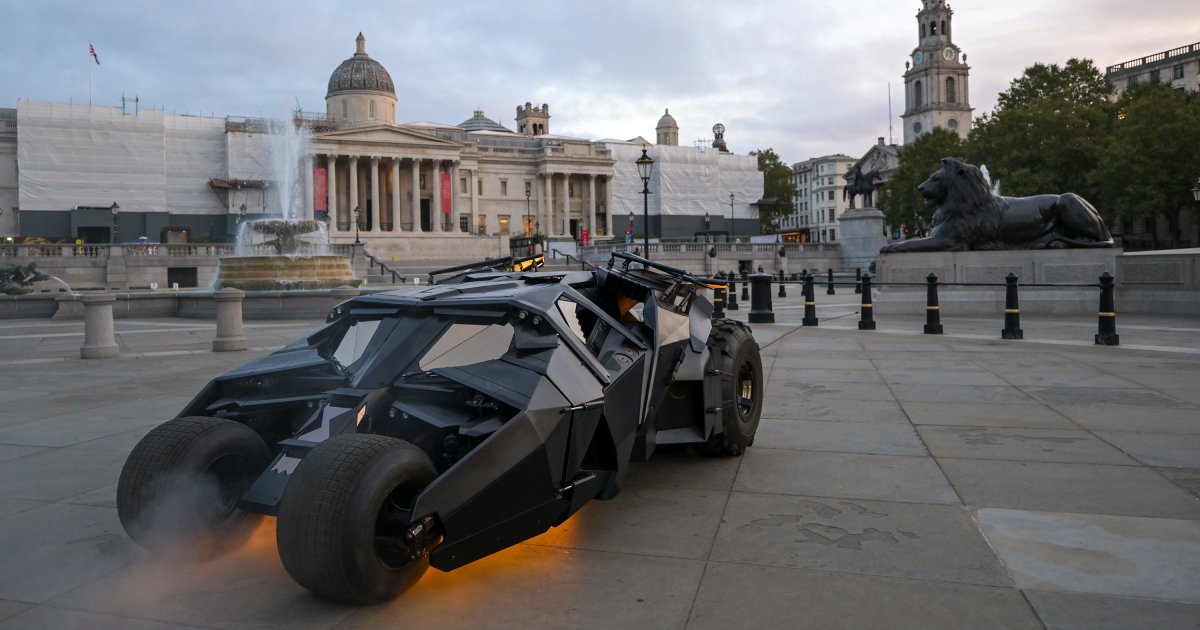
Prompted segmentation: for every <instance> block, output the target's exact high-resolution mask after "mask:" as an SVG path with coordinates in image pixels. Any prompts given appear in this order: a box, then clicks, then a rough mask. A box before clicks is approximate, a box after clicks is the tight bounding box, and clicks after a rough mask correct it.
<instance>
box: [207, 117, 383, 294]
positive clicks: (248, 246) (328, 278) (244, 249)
mask: <svg viewBox="0 0 1200 630" xmlns="http://www.w3.org/2000/svg"><path fill="white" fill-rule="evenodd" d="M286 120H287V119H285V121H283V122H273V123H272V124H271V134H270V136H271V155H270V157H271V170H272V173H271V174H272V176H273V179H272V182H273V183H274V185H273V186H272V187H273V188H274V189H275V190H276V193H277V194H276V195H275V197H276V199H277V200H278V203H279V206H278V216H276V217H273V218H269V219H257V220H253V221H245V222H243V223H242V224H241V225H240V226H239V227H238V235H237V245H236V248H235V250H234V251H235V255H233V256H227V257H224V258H222V259H221V262H220V267H219V269H218V271H217V280H216V283H215V285H214V287H213V288H214V289H224V288H229V287H231V288H235V289H241V290H243V291H298V290H312V289H332V288H335V287H340V286H352V287H357V286H358V285H359V284H361V283H362V280H360V279H358V278H355V277H354V271H353V270H352V269H351V267H350V258H349V257H348V256H337V255H331V254H329V232H328V229H327V228H326V225H325V224H324V223H322V222H321V221H315V220H312V219H305V218H304V217H303V211H302V208H303V203H302V199H303V197H302V195H303V194H304V192H303V185H302V184H303V181H304V177H303V175H304V172H303V170H302V169H304V168H308V166H307V159H306V158H307V155H308V152H307V147H308V139H309V136H308V130H307V129H306V128H305V127H304V126H303V125H301V124H291V125H289V124H288V123H287V122H286Z"/></svg>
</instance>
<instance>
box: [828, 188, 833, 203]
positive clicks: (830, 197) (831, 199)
mask: <svg viewBox="0 0 1200 630" xmlns="http://www.w3.org/2000/svg"><path fill="white" fill-rule="evenodd" d="M829 200H830V201H833V191H832V190H831V191H829Z"/></svg>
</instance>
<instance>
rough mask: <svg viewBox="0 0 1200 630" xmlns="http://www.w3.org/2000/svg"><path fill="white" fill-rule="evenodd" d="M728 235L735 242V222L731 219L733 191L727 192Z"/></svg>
mask: <svg viewBox="0 0 1200 630" xmlns="http://www.w3.org/2000/svg"><path fill="white" fill-rule="evenodd" d="M729 236H730V237H732V239H733V242H735V243H736V242H737V223H735V222H734V221H733V193H729Z"/></svg>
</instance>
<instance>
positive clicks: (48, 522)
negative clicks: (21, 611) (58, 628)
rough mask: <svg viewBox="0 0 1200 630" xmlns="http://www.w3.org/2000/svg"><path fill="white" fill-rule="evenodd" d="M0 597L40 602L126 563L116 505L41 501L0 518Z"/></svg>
mask: <svg viewBox="0 0 1200 630" xmlns="http://www.w3.org/2000/svg"><path fill="white" fill-rule="evenodd" d="M0 524H2V525H3V526H2V527H0V549H3V550H4V562H2V563H0V598H3V599H10V600H18V601H24V602H33V603H42V602H45V601H48V600H50V599H51V598H53V597H55V596H58V595H61V594H62V593H66V592H67V591H70V590H71V589H73V588H75V587H77V586H80V585H83V584H87V583H88V582H90V581H92V580H95V579H98V578H101V577H103V576H105V575H108V574H110V573H112V572H114V571H116V570H118V569H120V568H121V567H123V566H125V565H126V564H127V563H128V556H129V552H130V546H131V545H132V543H130V542H129V540H128V539H127V538H126V537H125V534H124V532H123V531H122V530H121V525H120V523H118V522H117V513H116V510H113V509H109V508H102V507H92V506H85V505H71V504H66V503H57V504H47V505H42V506H38V507H35V508H33V509H29V510H26V511H24V512H21V513H19V514H15V515H12V516H9V517H8V518H5V519H4V520H3V521H0Z"/></svg>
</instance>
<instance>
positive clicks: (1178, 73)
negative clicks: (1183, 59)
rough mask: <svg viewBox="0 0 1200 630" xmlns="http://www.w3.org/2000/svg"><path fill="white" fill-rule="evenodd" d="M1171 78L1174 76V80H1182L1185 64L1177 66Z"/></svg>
mask: <svg viewBox="0 0 1200 630" xmlns="http://www.w3.org/2000/svg"><path fill="white" fill-rule="evenodd" d="M1171 76H1172V78H1175V79H1182V78H1183V64H1178V65H1176V66H1175V68H1174V70H1173V71H1172V75H1171Z"/></svg>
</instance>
